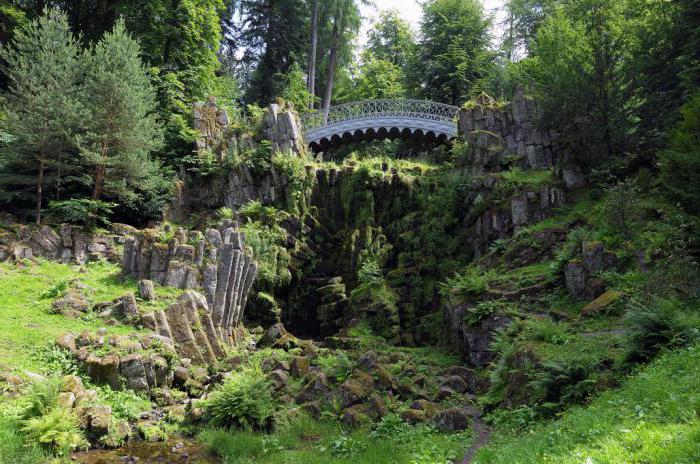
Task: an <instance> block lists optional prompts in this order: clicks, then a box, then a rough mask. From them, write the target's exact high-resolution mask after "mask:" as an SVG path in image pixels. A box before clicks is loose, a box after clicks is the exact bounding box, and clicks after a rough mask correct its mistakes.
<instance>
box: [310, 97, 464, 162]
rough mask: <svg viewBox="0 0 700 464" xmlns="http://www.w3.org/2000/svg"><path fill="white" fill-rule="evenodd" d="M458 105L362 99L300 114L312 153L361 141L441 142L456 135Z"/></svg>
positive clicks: (424, 101)
mask: <svg viewBox="0 0 700 464" xmlns="http://www.w3.org/2000/svg"><path fill="white" fill-rule="evenodd" d="M458 113H459V108H458V107H456V106H451V105H445V104H443V103H436V102H432V101H426V100H362V101H356V102H350V103H344V104H342V105H337V106H332V107H331V108H330V111H329V114H328V120H327V121H326V120H325V119H324V116H323V113H321V112H314V113H307V114H305V115H304V116H303V117H302V125H303V127H304V135H305V138H306V143H307V144H308V145H309V147H310V148H311V149H312V150H313V151H314V152H317V153H318V152H321V151H326V150H328V149H329V148H333V147H338V146H340V145H347V144H349V143H355V142H360V141H363V140H375V139H404V140H405V139H412V138H420V139H424V140H428V141H433V142H436V143H443V142H446V141H448V140H450V139H453V138H455V137H456V136H457V122H456V119H457V114H458Z"/></svg>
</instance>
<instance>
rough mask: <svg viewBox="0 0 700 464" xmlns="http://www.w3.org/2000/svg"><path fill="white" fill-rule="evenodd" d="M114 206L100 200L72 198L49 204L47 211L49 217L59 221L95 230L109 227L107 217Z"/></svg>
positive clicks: (114, 204)
mask: <svg viewBox="0 0 700 464" xmlns="http://www.w3.org/2000/svg"><path fill="white" fill-rule="evenodd" d="M116 206H117V204H116V203H107V202H104V201H100V200H91V199H87V198H72V199H70V200H64V201H52V202H51V203H49V210H50V213H51V215H52V216H54V217H55V218H56V219H58V220H59V221H65V222H70V223H73V224H80V225H83V226H85V227H88V228H95V227H97V226H98V225H101V226H106V225H109V223H110V221H109V217H110V216H111V215H112V210H113V209H114V208H115V207H116Z"/></svg>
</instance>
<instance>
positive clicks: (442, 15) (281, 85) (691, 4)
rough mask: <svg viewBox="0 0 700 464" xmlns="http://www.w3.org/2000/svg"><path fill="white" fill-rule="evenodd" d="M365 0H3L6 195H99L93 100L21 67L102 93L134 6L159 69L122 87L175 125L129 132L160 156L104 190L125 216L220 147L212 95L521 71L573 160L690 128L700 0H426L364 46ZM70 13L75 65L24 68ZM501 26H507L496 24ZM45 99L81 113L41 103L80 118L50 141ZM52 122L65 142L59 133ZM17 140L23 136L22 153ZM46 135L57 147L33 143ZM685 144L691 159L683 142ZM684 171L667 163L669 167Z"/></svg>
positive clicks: (415, 93) (16, 199)
mask: <svg viewBox="0 0 700 464" xmlns="http://www.w3.org/2000/svg"><path fill="white" fill-rule="evenodd" d="M361 4H362V2H360V1H358V0H337V1H336V0H332V1H331V0H327V1H320V0H319V1H311V0H267V1H258V0H251V1H228V2H227V1H224V0H183V1H176V2H171V1H148V2H143V1H131V0H104V1H97V2H94V1H90V2H83V1H71V2H60V1H56V2H44V1H36V2H35V1H4V2H3V3H2V9H1V10H0V19H1V25H2V30H1V31H0V41H1V42H2V44H3V56H4V59H5V62H6V65H5V68H4V72H3V74H2V81H1V82H2V84H3V86H4V88H5V89H6V92H5V94H6V105H5V109H4V111H3V113H4V114H3V118H4V120H5V121H6V122H7V124H6V126H7V127H6V128H5V129H4V134H6V135H3V137H4V138H7V137H13V138H14V139H15V143H14V144H13V145H12V147H13V148H12V149H10V150H9V151H7V152H6V154H5V157H4V158H3V159H4V161H3V162H4V166H5V170H4V171H5V172H4V175H3V178H2V185H3V186H4V187H3V190H2V192H3V198H4V200H3V201H4V202H5V203H6V204H8V203H7V202H11V203H12V204H13V209H14V210H15V211H16V212H21V211H23V210H26V211H27V214H30V215H31V214H33V215H34V216H35V218H36V219H39V215H40V212H39V209H41V208H46V207H48V206H49V203H50V202H51V201H62V200H66V199H68V198H73V197H75V198H88V197H89V196H92V197H95V195H94V194H93V195H89V194H88V193H89V192H90V191H91V190H92V191H93V192H96V191H97V192H100V193H102V192H101V190H102V187H101V186H100V185H95V183H97V184H100V183H101V182H103V181H102V180H101V177H103V175H102V174H99V175H97V176H95V175H91V174H90V173H89V171H90V170H91V169H93V170H94V169H95V168H94V166H93V167H90V165H92V164H94V156H90V155H88V154H87V153H88V151H90V150H89V149H88V148H86V147H85V146H84V145H85V144H84V143H83V141H82V140H81V141H79V140H78V139H80V138H81V137H82V136H81V133H83V132H85V131H89V129H88V128H87V127H85V124H84V123H85V122H86V121H87V120H89V119H90V117H89V116H88V115H87V113H86V111H82V110H80V103H78V102H75V103H74V102H73V101H72V100H71V99H72V97H71V95H70V93H62V94H61V95H56V96H54V97H52V96H51V95H50V94H49V93H50V92H51V91H52V90H51V89H49V88H46V89H43V90H42V92H46V93H45V94H40V92H39V91H38V90H35V89H28V88H22V85H23V84H22V81H23V80H24V79H25V78H26V77H27V76H28V75H31V74H43V75H52V73H53V74H55V73H63V72H65V73H73V74H74V76H56V79H58V80H63V81H64V82H75V85H76V86H77V87H80V89H78V90H79V91H78V90H76V94H77V93H82V94H83V95H85V97H84V98H93V97H92V95H90V92H93V91H96V89H92V90H88V89H87V88H83V87H84V86H82V85H81V83H80V81H81V80H83V78H84V73H83V71H82V70H79V69H80V68H81V66H82V67H84V69H85V72H88V73H89V72H97V71H95V70H92V69H90V68H91V66H92V65H91V64H90V60H89V59H88V58H87V57H88V55H90V54H91V53H92V51H91V50H92V49H93V47H95V46H96V45H97V47H98V48H97V49H100V47H119V46H120V45H119V44H117V43H114V42H112V43H109V44H108V43H106V39H105V37H106V34H108V33H110V32H111V31H112V30H114V28H115V27H116V25H117V22H118V21H120V20H121V21H123V24H124V26H123V30H119V32H115V33H118V34H119V35H120V36H121V35H126V36H128V37H129V38H130V40H133V41H134V42H135V45H134V46H131V47H130V48H129V53H133V54H136V55H138V58H139V59H140V60H141V61H142V64H141V65H139V66H142V68H141V69H142V71H138V72H146V73H147V75H148V78H147V79H146V80H144V79H141V80H140V82H139V83H134V87H133V88H132V89H130V90H128V89H122V90H123V91H124V92H125V93H126V95H124V96H123V97H124V98H131V99H138V98H139V97H138V93H143V92H145V93H146V94H148V95H153V98H154V104H153V106H148V105H149V104H146V108H144V111H146V113H148V114H152V115H153V117H155V119H156V121H157V122H156V123H155V126H154V130H157V131H160V132H161V135H159V137H162V140H163V143H162V144H161V145H159V146H158V147H157V148H156V145H150V146H148V144H145V145H143V146H142V147H133V140H130V141H129V142H128V143H127V145H130V146H131V147H133V148H138V150H140V152H141V153H142V155H140V156H145V157H147V158H148V159H150V160H152V161H149V163H151V162H154V163H160V164H161V165H162V166H163V169H162V170H160V171H159V172H158V173H157V174H155V173H154V174H153V175H152V176H147V178H148V181H145V182H138V183H139V184H140V186H138V187H136V184H137V183H132V184H131V185H132V186H129V181H126V185H122V186H120V187H119V188H118V189H117V190H119V192H120V193H116V190H114V189H112V190H114V191H110V189H109V188H107V189H106V191H105V192H104V195H105V198H104V200H105V201H114V200H119V203H120V205H121V206H119V207H118V209H117V214H118V215H121V216H123V217H133V212H134V211H136V210H139V211H140V212H141V213H142V214H143V213H144V212H145V217H155V216H157V211H158V209H159V206H158V205H159V204H161V203H162V200H163V196H164V195H166V194H167V192H166V189H164V188H163V184H162V181H160V180H157V178H158V177H159V176H161V177H162V176H166V177H167V176H170V175H171V174H170V172H172V171H177V170H179V169H181V168H183V167H184V168H185V169H195V170H196V169H197V166H198V165H200V164H201V163H202V162H204V163H206V162H207V161H206V160H204V161H202V160H200V159H197V158H196V157H193V156H192V154H191V147H192V143H193V141H194V131H193V128H192V120H191V110H190V108H191V104H192V103H193V102H195V101H197V100H204V99H206V98H208V97H209V96H216V97H218V98H219V99H220V100H221V101H222V102H225V104H226V105H227V106H228V107H230V108H232V109H233V108H235V109H237V111H239V112H241V113H248V112H249V111H251V109H250V108H252V107H249V106H248V105H259V106H265V105H267V104H268V103H270V102H272V101H274V100H275V99H276V98H278V97H283V98H285V99H286V100H288V101H290V102H291V103H292V104H294V106H295V108H296V109H297V110H298V111H301V112H304V111H309V110H310V109H315V110H320V111H327V108H328V106H329V105H331V104H337V103H342V102H346V101H352V100H359V99H364V98H424V99H430V100H434V101H438V102H444V103H450V104H455V105H460V104H462V103H464V102H465V101H466V100H468V99H469V98H471V97H474V96H476V95H478V94H479V93H481V92H486V93H488V94H490V95H493V96H495V97H497V98H503V99H508V98H509V97H510V96H512V92H513V89H514V88H515V87H516V86H518V85H525V86H527V87H528V88H529V89H530V91H531V92H535V93H536V94H538V95H540V96H541V97H542V99H543V101H544V103H545V108H546V111H545V118H544V123H545V124H556V125H557V129H558V130H559V131H561V132H562V140H564V141H566V143H568V144H569V145H570V147H571V153H572V157H574V158H576V160H577V161H580V162H583V163H586V164H587V165H588V166H589V167H594V166H597V165H598V164H599V163H601V162H603V161H605V162H609V161H610V159H611V156H614V157H617V158H619V159H620V160H623V159H624V160H634V163H637V164H640V165H645V166H647V167H649V168H653V169H655V166H656V160H657V157H659V156H664V155H663V154H661V152H660V150H662V149H663V148H664V147H666V146H667V144H668V143H669V137H670V136H671V134H678V131H676V132H673V128H674V126H676V125H677V123H678V121H679V119H680V117H681V111H680V108H681V107H682V106H683V105H684V104H686V103H687V104H688V109H687V110H686V111H691V112H692V111H693V105H692V103H690V102H691V101H692V99H693V95H694V93H695V92H696V89H697V86H698V84H699V81H700V65H699V64H698V62H699V60H700V56H699V54H700V52H699V51H698V50H700V46H699V45H700V32H699V30H700V28H699V27H698V21H699V19H698V15H699V13H698V9H699V8H698V3H697V1H694V0H677V1H672V2H668V1H655V0H625V1H604V0H591V1H584V0H580V1H579V0H577V1H558V0H551V1H550V0H547V1H531V0H508V1H506V2H505V3H504V5H503V10H504V11H503V14H502V15H501V17H502V18H503V20H502V21H501V22H502V23H501V24H495V21H496V20H495V17H494V16H493V15H492V14H489V13H487V12H486V11H485V10H484V8H483V6H482V5H481V2H480V1H478V0H432V1H428V2H426V3H425V4H424V5H423V12H424V15H423V19H422V21H421V23H420V30H418V31H414V30H413V29H412V27H411V25H409V24H408V23H406V22H405V21H404V20H402V19H401V17H400V15H398V13H397V12H396V11H382V12H381V13H380V14H379V15H378V17H377V18H375V19H374V20H372V21H371V26H370V28H369V31H368V33H367V40H366V45H365V47H364V49H363V50H358V49H357V43H358V37H357V35H358V32H359V29H360V25H361V23H362V21H363V20H364V21H370V19H368V18H362V17H361V13H360V6H361ZM379 6H380V7H381V5H379ZM46 15H51V16H50V17H52V18H53V19H52V20H51V23H50V24H49V23H46V19H42V18H43V17H45V16H46ZM37 21H38V22H37ZM60 21H67V28H68V29H67V30H65V31H63V32H61V34H63V35H64V37H65V39H62V43H61V44H60V45H59V44H54V45H53V46H55V47H57V48H56V50H55V52H54V53H55V54H61V55H63V56H65V57H66V58H65V59H71V60H76V61H75V63H72V64H69V63H68V62H65V63H56V65H55V66H58V67H59V68H63V69H56V68H52V66H53V65H52V64H51V62H49V61H46V60H29V61H30V63H31V64H30V65H28V67H27V68H26V69H20V66H17V65H11V66H8V63H17V62H18V60H21V59H22V55H23V54H31V53H40V51H39V50H38V48H37V47H40V46H41V45H40V43H41V41H42V40H45V37H44V35H45V34H49V33H50V32H49V30H50V29H55V24H54V23H55V22H60ZM27 30H33V31H34V32H33V33H31V34H28V33H27V32H25V31H27ZM497 32H498V34H499V35H501V37H497V36H495V35H496V34H497ZM98 44H99V45H98ZM135 47H138V48H135ZM106 52H111V53H114V51H113V50H111V51H106ZM69 57H71V58H69ZM92 63H93V64H94V63H95V60H93V61H92ZM114 66H118V64H116V63H114ZM130 66H132V65H130ZM131 69H133V70H134V71H137V70H138V69H137V68H133V67H132V68H131ZM112 71H113V70H112ZM131 91H133V92H135V94H130V92H131ZM32 98H38V99H49V100H46V103H47V104H49V105H50V106H53V107H55V108H59V107H60V108H62V109H61V110H58V109H55V110H54V111H56V112H60V113H73V114H54V115H46V116H45V117H48V118H52V119H54V120H61V121H66V123H65V124H63V123H62V124H61V130H62V131H63V132H64V133H63V134H62V135H61V137H62V138H63V139H65V141H64V143H63V144H62V145H63V146H62V147H61V148H60V149H59V148H58V147H56V148H53V147H52V148H51V149H50V150H49V147H47V146H44V148H43V149H42V148H41V142H38V141H30V140H26V139H25V138H23V137H22V134H23V132H24V133H26V132H28V131H33V130H34V129H33V127H37V126H36V124H40V121H34V122H31V121H30V120H29V119H26V118H24V117H20V115H19V113H17V112H18V111H19V112H21V111H24V110H27V108H28V107H27V106H26V104H27V103H26V100H25V99H32ZM75 98H76V99H78V100H79V98H78V97H77V96H76V97H75ZM150 98H151V97H147V100H148V99H150ZM68 100H71V101H68ZM37 104H40V103H38V102H37ZM88 106H89V105H88ZM71 107H72V108H73V109H70V108H71ZM148 108H150V109H148ZM89 109H92V108H85V110H89ZM125 117H128V116H126V115H125ZM69 121H70V122H69ZM13 124H15V125H14V126H13ZM32 125H33V126H32ZM156 126H157V127H156ZM138 129H142V128H140V127H139V128H138ZM679 130H682V129H679ZM677 136H678V137H680V135H677ZM147 137H150V135H149V136H147ZM49 138H50V139H51V143H52V144H55V143H58V139H57V138H56V137H53V136H52V137H49ZM6 146H7V145H6ZM18 146H21V147H23V149H24V150H26V152H27V154H26V155H22V156H21V157H20V158H17V156H18V153H19V151H18V150H17V149H16V148H15V147H18ZM130 150H131V148H128V147H125V148H124V149H123V150H122V149H121V148H119V149H118V150H117V151H119V153H115V154H114V156H115V157H117V158H118V157H123V156H133V155H130V154H127V152H129V151H130ZM42 151H43V152H47V151H50V152H51V154H50V155H37V154H36V153H40V152H42ZM59 153H63V154H59ZM665 153H668V152H665ZM42 156H51V157H55V159H51V160H49V159H47V160H42V159H41V158H42ZM668 156H670V155H668ZM91 159H92V160H93V161H90V160H91ZM76 160H80V161H76ZM674 160H675V161H674V162H680V160H679V159H678V156H676V157H675V158H674ZM669 163H670V161H669ZM669 163H666V164H665V165H666V166H668V164H669ZM98 164H99V163H98ZM98 171H99V169H98ZM155 171H158V170H157V169H156V170H155ZM155 171H154V172H155ZM105 175H106V176H108V175H109V174H108V173H105ZM143 175H146V174H144V173H141V174H140V176H141V177H143ZM672 177H673V174H671V173H668V178H669V182H672V180H671V179H672ZM37 178H39V179H40V180H38V179H37ZM107 183H108V184H109V180H108V181H107ZM44 184H46V185H44ZM97 196H98V197H101V196H102V195H101V194H100V195H97ZM127 197H128V198H129V201H128V202H126V203H125V202H124V201H123V200H124V199H125V198H127ZM93 200H96V201H100V200H101V199H100V198H93ZM81 201H82V200H81ZM30 204H34V205H35V208H34V209H35V210H36V211H35V212H34V213H30V212H29V211H30V210H31V209H32V208H30V207H29V205H30ZM93 206H95V205H93ZM129 208H132V209H131V210H129ZM129 211H131V212H129ZM142 217H143V216H142Z"/></svg>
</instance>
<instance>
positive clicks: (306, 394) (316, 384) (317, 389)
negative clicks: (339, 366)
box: [294, 373, 330, 404]
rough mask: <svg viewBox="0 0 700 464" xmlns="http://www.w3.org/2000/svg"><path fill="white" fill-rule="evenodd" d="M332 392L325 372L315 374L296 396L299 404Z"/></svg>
mask: <svg viewBox="0 0 700 464" xmlns="http://www.w3.org/2000/svg"><path fill="white" fill-rule="evenodd" d="M328 392H330V386H329V384H328V379H327V378H326V376H325V374H323V373H318V374H315V375H314V376H313V377H312V378H311V380H310V381H309V382H308V383H307V384H306V385H305V386H304V387H303V388H302V389H301V391H299V393H298V394H297V396H296V397H295V398H294V400H295V401H296V403H297V404H302V403H308V402H310V401H314V400H315V399H317V398H319V397H322V396H325V395H327V394H328Z"/></svg>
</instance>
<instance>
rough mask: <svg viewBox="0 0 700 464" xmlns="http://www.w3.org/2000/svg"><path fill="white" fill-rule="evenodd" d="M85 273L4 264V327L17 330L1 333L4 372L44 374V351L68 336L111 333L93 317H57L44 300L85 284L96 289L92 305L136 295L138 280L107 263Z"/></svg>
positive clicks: (122, 329) (0, 323)
mask: <svg viewBox="0 0 700 464" xmlns="http://www.w3.org/2000/svg"><path fill="white" fill-rule="evenodd" d="M84 269H85V272H84V273H81V271H80V268H79V267H78V266H73V265H67V264H58V263H53V262H49V261H43V260H40V261H38V262H37V263H28V264H27V265H26V266H23V267H17V266H14V265H12V264H9V263H0V327H5V328H9V327H12V330H2V331H0V366H2V367H3V369H5V368H10V369H20V370H30V371H35V372H36V371H39V372H44V371H45V369H46V368H47V367H48V365H47V364H46V362H45V361H44V360H43V359H42V358H41V357H40V356H37V350H40V349H42V348H44V347H46V346H47V344H49V343H52V342H53V340H55V338H56V337H58V336H59V335H62V334H64V333H66V332H69V331H72V332H81V331H83V330H90V331H95V330H97V329H99V328H101V327H105V321H102V320H100V319H98V318H96V317H94V316H92V317H91V315H88V316H87V317H85V318H83V319H71V318H67V317H64V316H62V315H60V314H51V313H50V309H51V303H52V301H53V299H52V298H42V293H44V292H46V291H48V290H50V289H52V288H55V287H56V286H57V285H59V284H60V283H61V282H64V281H66V280H72V279H79V280H80V282H82V283H84V284H86V285H87V286H89V287H91V288H92V289H94V292H91V294H90V295H89V299H90V302H91V303H97V302H101V301H109V300H111V299H114V298H117V297H118V296H121V295H123V294H124V293H126V292H129V291H136V285H135V284H134V282H133V281H132V280H127V281H125V282H122V281H121V280H120V278H119V267H118V266H117V265H115V264H110V263H107V262H98V263H91V264H88V265H87V266H85V268H84ZM108 332H109V333H112V334H120V335H124V334H127V333H133V332H135V329H134V328H133V327H126V326H118V325H117V326H113V327H109V328H108Z"/></svg>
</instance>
